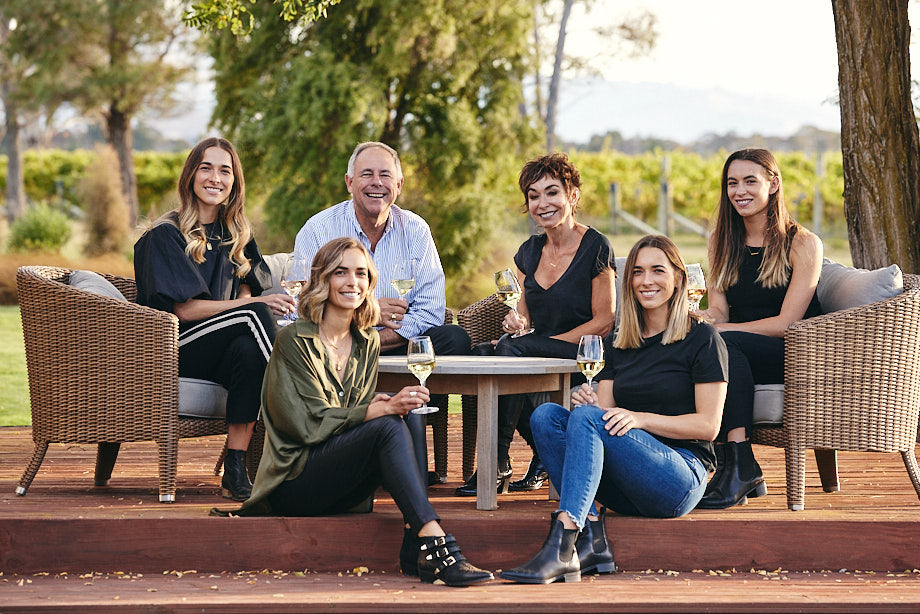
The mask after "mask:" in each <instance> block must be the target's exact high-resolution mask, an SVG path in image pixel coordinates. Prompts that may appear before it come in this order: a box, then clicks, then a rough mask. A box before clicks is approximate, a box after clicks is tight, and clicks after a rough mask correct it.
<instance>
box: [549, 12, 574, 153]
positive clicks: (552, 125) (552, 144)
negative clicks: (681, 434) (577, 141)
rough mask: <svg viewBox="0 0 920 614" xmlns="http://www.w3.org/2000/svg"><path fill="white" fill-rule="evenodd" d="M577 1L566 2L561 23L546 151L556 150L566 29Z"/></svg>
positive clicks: (550, 98)
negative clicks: (573, 5)
mask: <svg viewBox="0 0 920 614" xmlns="http://www.w3.org/2000/svg"><path fill="white" fill-rule="evenodd" d="M574 2H575V0H565V6H564V7H563V9H562V19H561V20H560V21H559V38H557V39H556V57H555V59H554V60H553V76H552V77H551V78H550V81H549V94H548V95H547V97H546V151H547V152H550V151H553V149H555V148H556V107H557V106H558V104H559V83H560V81H561V80H562V58H563V56H564V52H565V28H566V24H567V23H568V21H569V15H570V14H571V13H572V4H574Z"/></svg>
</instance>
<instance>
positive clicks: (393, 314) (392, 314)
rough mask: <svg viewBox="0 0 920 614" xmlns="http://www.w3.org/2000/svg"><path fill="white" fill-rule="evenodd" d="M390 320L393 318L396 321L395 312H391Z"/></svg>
mask: <svg viewBox="0 0 920 614" xmlns="http://www.w3.org/2000/svg"><path fill="white" fill-rule="evenodd" d="M390 320H392V321H393V322H395V321H396V314H395V313H391V314H390Z"/></svg>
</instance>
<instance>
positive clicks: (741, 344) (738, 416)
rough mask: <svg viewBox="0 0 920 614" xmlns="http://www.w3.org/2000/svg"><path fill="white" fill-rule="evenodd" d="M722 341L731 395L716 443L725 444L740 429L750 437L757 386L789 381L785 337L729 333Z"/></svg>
mask: <svg viewBox="0 0 920 614" xmlns="http://www.w3.org/2000/svg"><path fill="white" fill-rule="evenodd" d="M722 340H723V341H725V347H726V348H727V349H728V394H727V395H726V397H725V410H724V411H723V413H722V429H721V430H720V431H719V435H718V437H717V438H716V441H725V438H726V435H727V433H728V432H729V431H730V430H732V429H735V428H738V427H744V431H745V433H746V434H747V436H748V437H750V436H751V428H752V426H753V421H754V384H782V383H783V381H784V379H785V371H784V369H785V360H786V359H785V348H786V343H785V341H784V340H783V339H782V338H781V337H767V336H766V335H758V334H755V333H746V332H741V331H725V332H723V333H722Z"/></svg>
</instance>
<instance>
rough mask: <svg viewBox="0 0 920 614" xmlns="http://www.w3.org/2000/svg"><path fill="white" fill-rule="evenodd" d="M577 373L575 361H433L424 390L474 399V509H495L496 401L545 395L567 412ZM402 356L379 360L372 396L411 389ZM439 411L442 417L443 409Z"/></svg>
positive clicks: (460, 358) (412, 378)
mask: <svg viewBox="0 0 920 614" xmlns="http://www.w3.org/2000/svg"><path fill="white" fill-rule="evenodd" d="M577 370H578V367H577V366H576V364H575V361H574V360H566V359H562V358H523V357H512V356H438V359H437V365H436V366H435V368H434V371H433V372H432V374H431V375H430V376H429V377H428V381H427V382H426V383H425V385H426V386H427V387H428V389H429V390H431V393H432V394H474V395H476V396H477V398H478V400H477V406H476V410H477V421H476V422H477V426H476V456H477V461H476V464H477V471H478V474H477V475H478V477H477V482H476V492H477V495H476V509H480V510H494V509H496V508H497V507H498V496H497V494H496V492H495V491H496V489H495V476H496V475H497V473H498V451H497V445H498V444H497V442H498V396H499V395H502V394H517V393H525V392H548V393H550V395H549V396H550V400H551V401H553V402H555V403H559V404H560V405H563V406H564V407H566V408H568V407H569V402H570V399H569V376H570V375H571V374H572V373H574V372H575V371H577ZM417 384H418V380H417V379H416V378H415V376H413V375H412V374H411V373H409V370H408V368H407V367H406V358H405V357H404V356H381V357H380V373H379V376H378V380H377V390H380V391H387V392H396V391H398V390H400V389H402V388H403V387H405V386H414V385H417ZM440 411H447V408H446V407H442V408H440Z"/></svg>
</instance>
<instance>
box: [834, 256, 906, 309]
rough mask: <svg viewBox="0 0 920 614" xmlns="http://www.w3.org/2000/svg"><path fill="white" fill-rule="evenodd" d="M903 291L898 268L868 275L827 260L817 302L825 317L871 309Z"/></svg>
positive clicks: (880, 270) (891, 267)
mask: <svg viewBox="0 0 920 614" xmlns="http://www.w3.org/2000/svg"><path fill="white" fill-rule="evenodd" d="M903 291H904V277H903V276H902V275H901V269H900V267H898V265H896V264H892V265H891V266H889V267H885V268H883V269H875V270H874V271H868V270H866V269H854V268H852V267H848V266H844V265H842V264H839V263H837V262H834V261H833V260H829V259H827V258H825V259H824V265H823V266H822V267H821V278H820V279H819V280H818V289H817V294H818V301H820V303H821V310H822V311H823V312H824V313H832V312H834V311H840V310H842V309H850V308H851V307H858V306H860V305H868V304H869V303H875V302H877V301H881V300H884V299H886V298H891V297H892V296H896V295H898V294H900V293H901V292H903Z"/></svg>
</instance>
